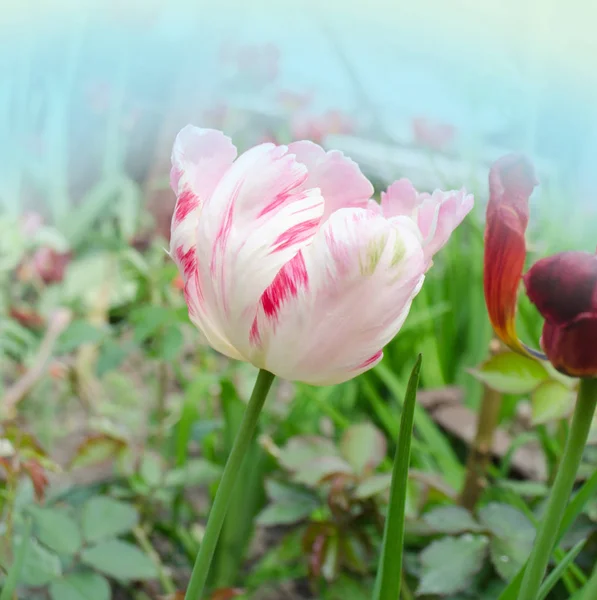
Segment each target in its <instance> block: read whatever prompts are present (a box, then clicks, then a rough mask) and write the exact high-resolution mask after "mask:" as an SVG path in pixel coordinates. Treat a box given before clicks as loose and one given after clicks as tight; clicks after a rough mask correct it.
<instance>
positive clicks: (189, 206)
mask: <svg viewBox="0 0 597 600" xmlns="http://www.w3.org/2000/svg"><path fill="white" fill-rule="evenodd" d="M198 206H199V198H198V197H197V196H196V195H195V194H194V193H193V191H192V190H191V189H189V188H186V189H184V190H183V191H182V192H181V194H180V195H179V196H178V202H177V203H176V210H175V211H174V219H173V221H174V223H180V222H181V221H182V220H183V219H184V218H185V217H186V216H187V215H188V214H189V213H190V212H191V211H192V210H194V209H195V208H197V207H198Z"/></svg>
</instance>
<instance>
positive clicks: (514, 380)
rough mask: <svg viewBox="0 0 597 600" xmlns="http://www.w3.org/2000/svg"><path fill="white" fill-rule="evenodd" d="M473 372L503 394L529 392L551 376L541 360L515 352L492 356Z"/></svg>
mask: <svg viewBox="0 0 597 600" xmlns="http://www.w3.org/2000/svg"><path fill="white" fill-rule="evenodd" d="M471 374H472V375H473V376H474V377H475V378H476V379H478V380H479V381H481V382H482V383H485V384H486V385H487V386H489V387H490V388H492V389H494V390H496V391H498V392H501V393H502V394H528V393H529V392H532V391H533V390H534V389H535V388H536V387H538V386H539V384H540V383H542V382H543V381H545V380H546V379H548V378H549V374H548V373H547V370H546V369H545V367H544V366H543V365H542V364H541V363H540V362H538V361H536V360H534V359H532V358H528V357H526V356H522V355H520V354H516V353H514V352H503V353H501V354H496V355H495V356H492V357H491V358H490V359H489V360H487V361H485V362H484V363H483V364H482V365H481V366H480V367H479V368H478V369H471Z"/></svg>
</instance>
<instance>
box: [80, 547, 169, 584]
mask: <svg viewBox="0 0 597 600" xmlns="http://www.w3.org/2000/svg"><path fill="white" fill-rule="evenodd" d="M81 561H82V562H83V563H84V564H86V565H87V566H88V567H91V568H92V569H95V570H97V571H100V573H103V574H104V575H107V576H108V577H114V578H115V579H119V580H121V581H127V580H143V579H153V578H154V577H156V575H157V570H156V567H155V565H154V564H153V562H152V561H151V559H150V558H149V557H148V556H147V555H146V554H144V553H143V552H141V550H139V548H137V547H136V546H133V545H132V544H129V543H127V542H123V541H121V540H108V541H106V542H100V543H99V544H96V545H95V546H92V547H91V548H87V549H86V550H83V552H82V553H81Z"/></svg>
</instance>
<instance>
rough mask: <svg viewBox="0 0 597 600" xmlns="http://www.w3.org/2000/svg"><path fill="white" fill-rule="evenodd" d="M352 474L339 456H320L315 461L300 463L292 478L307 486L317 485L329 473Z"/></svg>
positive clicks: (348, 466)
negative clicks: (299, 468)
mask: <svg viewBox="0 0 597 600" xmlns="http://www.w3.org/2000/svg"><path fill="white" fill-rule="evenodd" d="M339 474H343V475H352V474H353V471H352V467H351V466H350V465H349V464H348V463H347V462H346V461H345V460H343V459H342V458H340V457H339V456H322V457H320V458H319V459H318V460H317V461H316V462H313V463H311V464H309V465H302V469H301V470H299V471H297V473H296V474H295V476H294V480H295V481H296V482H297V483H302V484H304V485H307V486H309V487H312V486H315V485H317V484H318V483H319V482H321V481H322V480H323V479H326V478H327V477H330V476H331V475H339Z"/></svg>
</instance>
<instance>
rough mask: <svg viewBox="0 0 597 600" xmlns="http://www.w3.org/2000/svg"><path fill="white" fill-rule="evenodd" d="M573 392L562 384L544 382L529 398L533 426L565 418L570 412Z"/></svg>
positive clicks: (549, 381) (551, 381) (552, 381)
mask: <svg viewBox="0 0 597 600" xmlns="http://www.w3.org/2000/svg"><path fill="white" fill-rule="evenodd" d="M573 403H574V392H573V391H572V390H571V389H570V388H568V387H566V386H565V385H564V384H563V383H560V382H559V381H555V380H553V379H549V380H548V381H544V382H543V383H542V384H541V385H540V386H539V387H538V388H537V389H536V390H535V391H534V392H533V395H532V396H531V406H532V415H533V425H542V424H543V423H547V422H549V421H555V420H558V419H561V418H563V417H565V416H567V415H568V414H569V413H570V411H571V410H572V407H573Z"/></svg>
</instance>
